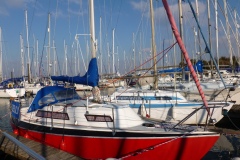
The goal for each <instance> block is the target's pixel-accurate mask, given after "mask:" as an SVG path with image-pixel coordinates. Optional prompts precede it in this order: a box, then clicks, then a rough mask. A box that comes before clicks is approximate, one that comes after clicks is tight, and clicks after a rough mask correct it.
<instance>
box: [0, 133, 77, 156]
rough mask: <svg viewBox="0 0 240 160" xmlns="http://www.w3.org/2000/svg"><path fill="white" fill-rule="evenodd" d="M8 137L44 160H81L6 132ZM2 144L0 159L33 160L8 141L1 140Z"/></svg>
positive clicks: (0, 134) (0, 136)
mask: <svg viewBox="0 0 240 160" xmlns="http://www.w3.org/2000/svg"><path fill="white" fill-rule="evenodd" d="M7 134H9V135H10V136H12V137H14V138H16V139H17V140H18V141H19V142H21V143H23V144H24V145H25V146H27V147H28V148H30V149H31V150H32V151H35V152H36V153H37V154H38V155H40V156H42V157H44V158H45V159H46V160H65V159H67V160H81V158H79V157H76V156H74V155H72V154H69V153H67V152H64V151H62V150H59V149H56V148H53V147H50V146H46V145H43V144H42V143H39V142H36V141H33V140H30V139H26V138H24V137H21V136H17V135H15V134H13V133H9V132H7ZM3 137H4V135H3V133H2V132H0V138H1V139H2V138H3ZM2 140H3V141H2V144H1V146H0V151H1V153H0V159H17V160H34V159H35V158H33V157H31V156H30V155H29V154H28V153H26V151H24V150H23V149H22V148H20V147H19V146H18V145H16V144H15V143H13V142H12V141H11V140H10V139H8V138H7V137H5V138H4V139H2Z"/></svg>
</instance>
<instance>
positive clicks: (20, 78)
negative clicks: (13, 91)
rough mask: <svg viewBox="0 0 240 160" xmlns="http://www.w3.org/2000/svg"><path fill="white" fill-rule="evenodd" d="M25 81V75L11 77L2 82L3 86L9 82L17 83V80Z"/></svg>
mask: <svg viewBox="0 0 240 160" xmlns="http://www.w3.org/2000/svg"><path fill="white" fill-rule="evenodd" d="M22 81H24V79H23V77H18V78H9V79H7V80H4V81H2V82H1V83H0V85H1V86H4V85H7V84H8V83H16V82H22Z"/></svg>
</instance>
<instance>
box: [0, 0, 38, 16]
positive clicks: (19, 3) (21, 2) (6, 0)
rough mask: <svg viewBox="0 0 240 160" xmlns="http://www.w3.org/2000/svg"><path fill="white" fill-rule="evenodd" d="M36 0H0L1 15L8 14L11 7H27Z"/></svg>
mask: <svg viewBox="0 0 240 160" xmlns="http://www.w3.org/2000/svg"><path fill="white" fill-rule="evenodd" d="M33 2H34V0H1V1H0V15H4V16H8V15H10V13H11V11H10V10H11V9H19V8H22V9H24V8H27V6H28V5H29V4H31V3H33Z"/></svg>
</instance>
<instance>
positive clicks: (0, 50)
mask: <svg viewBox="0 0 240 160" xmlns="http://www.w3.org/2000/svg"><path fill="white" fill-rule="evenodd" d="M2 50H3V49H2V27H0V82H2V81H3V71H2Z"/></svg>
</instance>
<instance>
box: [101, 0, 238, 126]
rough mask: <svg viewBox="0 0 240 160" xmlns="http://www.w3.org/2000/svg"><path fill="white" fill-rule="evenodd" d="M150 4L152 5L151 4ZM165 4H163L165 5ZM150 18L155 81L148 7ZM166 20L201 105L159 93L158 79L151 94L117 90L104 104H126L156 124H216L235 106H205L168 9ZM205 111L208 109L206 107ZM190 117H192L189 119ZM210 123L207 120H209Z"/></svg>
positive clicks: (204, 100) (181, 97) (164, 92)
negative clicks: (157, 122) (192, 80)
mask: <svg viewBox="0 0 240 160" xmlns="http://www.w3.org/2000/svg"><path fill="white" fill-rule="evenodd" d="M150 2H151V1H150ZM165 3H166V2H165ZM150 11H151V17H152V50H153V60H154V77H157V67H156V56H155V52H156V49H155V41H154V24H153V23H154V22H153V15H154V14H153V13H152V12H153V9H152V6H151V4H150ZM168 11H169V12H167V13H168V17H169V20H171V21H170V23H171V25H172V28H174V29H173V33H174V34H175V38H176V40H177V42H178V44H179V46H180V48H181V50H182V52H183V53H185V54H184V56H185V59H186V60H187V64H188V70H189V71H190V72H191V74H192V77H193V78H194V82H195V86H196V88H197V91H198V93H200V94H199V95H200V97H201V101H200V102H196V101H188V100H187V99H186V98H185V97H183V96H182V95H181V93H179V92H176V91H166V90H159V89H158V84H157V82H158V79H157V78H155V84H154V86H153V89H152V90H143V89H136V88H123V89H118V90H117V91H116V92H114V93H113V94H112V95H111V96H110V97H107V98H105V100H106V101H111V102H118V103H127V104H129V105H130V107H131V108H132V109H133V110H134V111H135V112H136V113H138V114H140V115H141V116H143V117H146V118H152V119H154V120H159V121H171V122H177V123H183V124H191V125H199V124H200V125H205V124H206V122H207V123H208V124H215V123H217V122H218V121H220V120H221V119H222V118H223V116H224V115H223V114H222V113H225V112H227V111H229V110H230V109H231V107H232V106H233V104H234V103H231V102H224V101H218V102H207V101H206V99H205V95H204V94H203V90H202V87H201V85H200V83H199V80H198V78H197V75H196V73H195V71H194V68H193V66H192V64H191V61H190V59H189V57H188V54H187V51H186V49H185V47H184V44H183V42H182V40H181V37H180V35H179V33H178V32H177V30H178V29H177V27H176V24H175V21H174V19H173V16H171V14H170V10H169V9H168ZM204 106H205V107H207V109H206V108H205V107H204ZM189 115H191V116H189ZM208 119H209V120H208Z"/></svg>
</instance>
